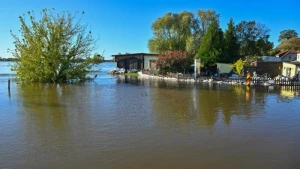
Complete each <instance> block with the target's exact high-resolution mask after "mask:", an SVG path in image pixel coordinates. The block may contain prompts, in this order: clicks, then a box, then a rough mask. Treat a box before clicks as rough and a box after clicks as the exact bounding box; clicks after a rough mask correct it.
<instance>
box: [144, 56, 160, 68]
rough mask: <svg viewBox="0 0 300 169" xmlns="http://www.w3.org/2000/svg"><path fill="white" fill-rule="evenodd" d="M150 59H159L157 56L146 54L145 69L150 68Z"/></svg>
mask: <svg viewBox="0 0 300 169" xmlns="http://www.w3.org/2000/svg"><path fill="white" fill-rule="evenodd" d="M150 60H157V56H144V69H147V68H150Z"/></svg>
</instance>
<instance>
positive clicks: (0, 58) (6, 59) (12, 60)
mask: <svg viewBox="0 0 300 169" xmlns="http://www.w3.org/2000/svg"><path fill="white" fill-rule="evenodd" d="M0 61H10V62H14V61H18V59H16V58H2V57H0Z"/></svg>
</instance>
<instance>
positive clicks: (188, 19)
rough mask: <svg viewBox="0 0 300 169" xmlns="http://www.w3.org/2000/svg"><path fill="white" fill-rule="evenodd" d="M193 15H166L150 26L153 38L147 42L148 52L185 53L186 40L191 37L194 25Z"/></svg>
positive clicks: (185, 12)
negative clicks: (179, 51)
mask: <svg viewBox="0 0 300 169" xmlns="http://www.w3.org/2000/svg"><path fill="white" fill-rule="evenodd" d="M194 19H195V18H194V14H193V13H191V12H187V11H184V12H182V13H179V14H177V13H167V14H166V15H164V16H163V17H162V18H158V19H157V20H156V21H155V22H154V23H153V24H152V30H153V34H154V36H153V38H151V39H150V40H149V41H148V47H149V50H150V51H151V52H153V53H161V52H166V51H177V50H181V51H185V50H186V42H187V39H188V38H189V37H190V36H191V35H192V27H193V24H194V23H195V21H194Z"/></svg>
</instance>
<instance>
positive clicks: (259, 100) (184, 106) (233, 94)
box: [152, 85, 265, 128]
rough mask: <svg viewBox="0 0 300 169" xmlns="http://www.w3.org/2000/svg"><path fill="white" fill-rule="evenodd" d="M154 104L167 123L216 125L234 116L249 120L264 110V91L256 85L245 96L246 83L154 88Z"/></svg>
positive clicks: (158, 118) (202, 125) (162, 119)
mask: <svg viewBox="0 0 300 169" xmlns="http://www.w3.org/2000/svg"><path fill="white" fill-rule="evenodd" d="M152 97H153V98H152V101H153V102H152V107H153V110H154V112H155V114H156V118H157V120H158V121H159V122H160V123H161V124H163V125H165V124H168V123H173V124H172V125H179V126H183V127H191V125H193V126H194V127H195V126H201V127H205V128H214V127H215V125H216V123H217V122H218V121H220V123H224V124H226V125H227V126H229V125H230V123H231V120H232V118H233V117H238V118H240V119H242V120H250V119H251V117H252V116H257V115H259V114H261V113H263V109H264V107H265V96H264V93H256V92H255V89H253V90H252V91H251V93H250V96H249V100H247V99H246V91H245V86H226V87H224V86H219V85H207V86H205V85H203V86H201V85H200V86H195V87H194V88H193V90H190V89H180V90H179V89H177V90H176V89H172V88H171V89H170V88H167V89H161V88H154V89H153V90H152Z"/></svg>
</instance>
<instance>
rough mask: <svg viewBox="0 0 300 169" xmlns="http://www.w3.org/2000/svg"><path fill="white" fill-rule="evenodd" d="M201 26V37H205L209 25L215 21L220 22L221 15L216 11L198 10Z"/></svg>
mask: <svg viewBox="0 0 300 169" xmlns="http://www.w3.org/2000/svg"><path fill="white" fill-rule="evenodd" d="M198 17H199V24H200V35H201V37H203V36H204V35H205V33H206V31H207V29H208V27H209V25H210V24H211V23H212V22H214V21H215V20H216V21H218V22H219V17H220V14H218V13H217V12H216V11H215V10H211V9H207V10H198Z"/></svg>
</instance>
